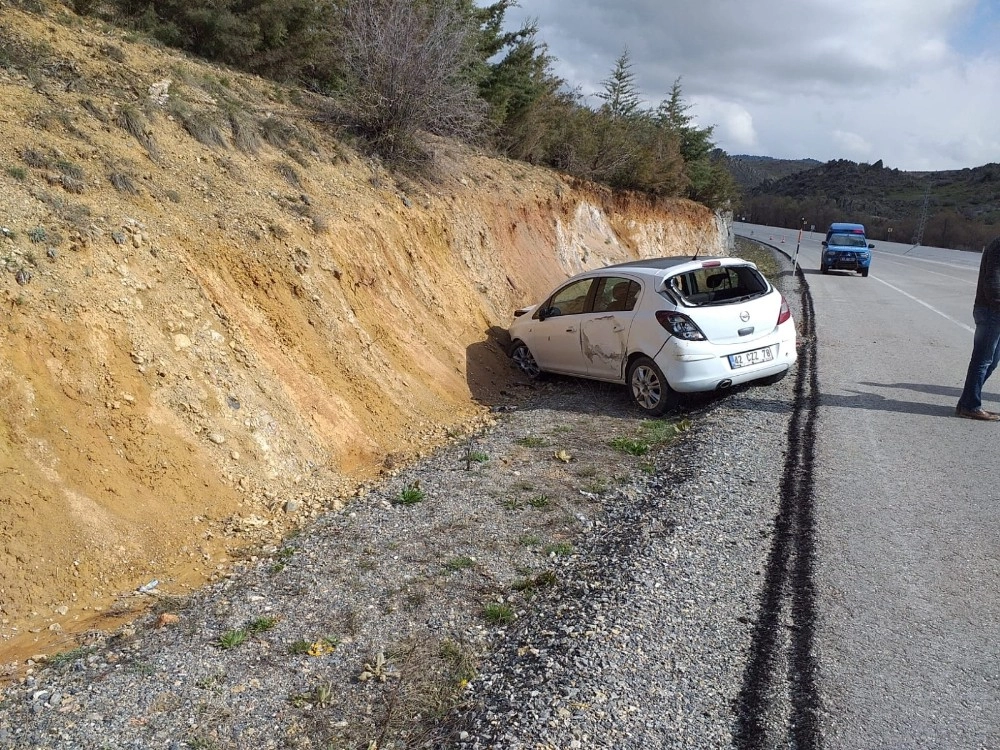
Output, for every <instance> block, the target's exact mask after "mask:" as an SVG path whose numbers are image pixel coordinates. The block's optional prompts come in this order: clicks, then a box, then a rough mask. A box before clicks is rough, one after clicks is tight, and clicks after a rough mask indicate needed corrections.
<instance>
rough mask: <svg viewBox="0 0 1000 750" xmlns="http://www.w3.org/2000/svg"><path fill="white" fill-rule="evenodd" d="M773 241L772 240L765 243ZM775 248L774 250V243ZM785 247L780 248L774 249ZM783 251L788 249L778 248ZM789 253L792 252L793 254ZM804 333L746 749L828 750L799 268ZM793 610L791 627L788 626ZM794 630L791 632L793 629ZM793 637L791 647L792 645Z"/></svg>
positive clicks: (811, 355) (751, 676)
mask: <svg viewBox="0 0 1000 750" xmlns="http://www.w3.org/2000/svg"><path fill="white" fill-rule="evenodd" d="M761 244H765V243H761ZM769 247H770V246H769ZM772 249H774V250H778V248H772ZM778 252H782V251H780V250H778ZM786 255H787V253H786ZM798 282H799V295H800V300H801V313H800V315H801V328H800V340H801V341H802V346H801V347H800V350H799V358H798V365H797V371H796V376H795V388H794V394H795V400H794V405H793V409H792V417H791V420H790V422H789V426H788V443H787V445H788V448H787V451H786V454H785V465H784V468H783V472H782V477H781V484H780V487H781V498H780V503H779V508H778V514H777V517H776V518H775V524H774V535H773V537H772V542H771V550H770V554H769V556H768V561H767V569H766V571H765V577H764V585H763V588H762V590H761V594H760V614H759V616H758V619H757V623H756V626H755V627H754V632H753V639H752V642H751V650H750V658H749V660H748V663H747V667H746V670H745V671H744V674H743V686H742V689H741V690H740V695H739V698H738V703H737V707H736V708H737V720H736V729H735V736H734V743H735V746H736V747H737V748H738V749H739V750H764V749H765V748H772V747H794V748H796V749H797V750H820V748H822V731H821V722H820V699H819V691H818V687H817V684H816V676H817V669H818V665H817V659H816V656H815V650H814V644H815V626H816V591H815V583H814V576H813V572H814V568H815V518H814V514H813V511H814V497H813V490H814V480H813V468H814V464H815V445H816V420H817V413H818V407H819V377H818V374H817V368H816V325H815V317H814V309H813V304H812V297H811V295H810V294H809V285H808V283H807V282H806V280H805V276H804V275H803V273H802V270H801V269H799V270H798ZM786 611H787V612H788V614H789V615H790V617H791V623H790V624H786V623H783V622H782V615H783V612H786ZM786 630H787V631H789V632H788V635H787V636H786V635H785V631H786ZM786 638H787V639H788V642H789V643H788V649H787V651H786V649H785V647H784V644H783V642H784V640H785V639H786ZM785 701H787V702H788V708H787V710H788V712H789V716H788V724H787V726H786V727H785V729H784V730H783V731H782V732H781V736H780V737H779V736H776V728H775V724H774V722H773V721H769V719H771V718H777V717H780V716H781V715H782V713H783V712H784V706H780V705H779V704H780V703H783V702H785Z"/></svg>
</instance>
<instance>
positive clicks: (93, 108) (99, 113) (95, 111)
mask: <svg viewBox="0 0 1000 750" xmlns="http://www.w3.org/2000/svg"><path fill="white" fill-rule="evenodd" d="M80 106H81V107H83V108H84V109H85V110H87V111H88V112H89V113H90V114H91V115H93V116H94V117H95V118H96V119H97V120H99V121H100V122H103V123H107V122H108V116H107V115H106V114H105V113H104V110H103V109H101V108H100V107H98V106H97V105H96V104H94V102H92V101H91V100H90V99H84V100H83V101H81V102H80Z"/></svg>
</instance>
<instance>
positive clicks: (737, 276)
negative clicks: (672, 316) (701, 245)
mask: <svg viewBox="0 0 1000 750" xmlns="http://www.w3.org/2000/svg"><path fill="white" fill-rule="evenodd" d="M667 288H668V289H669V290H671V291H672V292H673V293H674V294H676V295H677V296H678V297H680V298H681V300H682V301H683V302H684V303H685V304H687V305H694V306H703V305H722V304H726V303H727V302H734V301H742V300H747V299H752V298H753V297H758V296H760V295H762V294H766V293H767V291H768V284H767V281H765V280H764V277H763V276H761V275H760V272H759V271H758V270H757V269H756V268H754V267H753V266H710V267H708V268H697V269H695V270H693V271H688V272H687V273H680V274H677V275H676V276H672V277H671V278H669V279H667Z"/></svg>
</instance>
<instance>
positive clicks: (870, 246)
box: [868, 242, 875, 250]
mask: <svg viewBox="0 0 1000 750" xmlns="http://www.w3.org/2000/svg"><path fill="white" fill-rule="evenodd" d="M868 249H869V250H874V249H875V243H874V242H869V243H868Z"/></svg>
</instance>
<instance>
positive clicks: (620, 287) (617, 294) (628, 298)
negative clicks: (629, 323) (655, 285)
mask: <svg viewBox="0 0 1000 750" xmlns="http://www.w3.org/2000/svg"><path fill="white" fill-rule="evenodd" d="M638 298H639V282H637V281H631V280H629V279H623V278H621V277H615V276H606V277H604V278H602V279H599V280H598V282H597V292H596V293H595V294H594V312H595V313H603V312H621V311H628V310H633V309H635V303H636V300H637V299H638Z"/></svg>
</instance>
